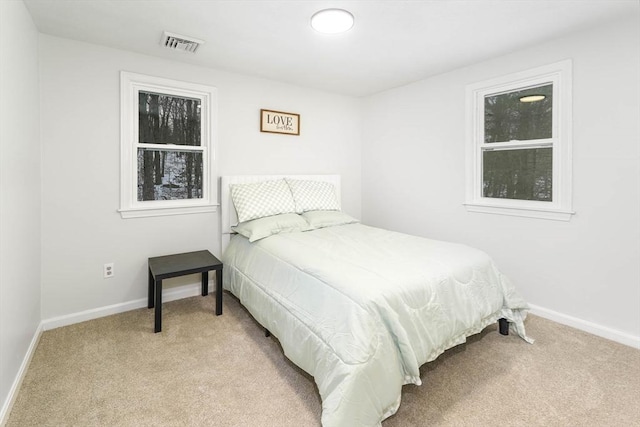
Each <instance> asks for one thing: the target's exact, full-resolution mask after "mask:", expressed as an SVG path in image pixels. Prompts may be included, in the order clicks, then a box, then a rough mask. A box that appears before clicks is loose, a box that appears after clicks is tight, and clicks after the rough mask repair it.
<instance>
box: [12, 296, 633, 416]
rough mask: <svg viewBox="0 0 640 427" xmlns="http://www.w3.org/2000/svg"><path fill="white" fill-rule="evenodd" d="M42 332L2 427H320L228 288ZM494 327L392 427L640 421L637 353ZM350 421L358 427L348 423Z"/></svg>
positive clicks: (304, 393)
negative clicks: (219, 309)
mask: <svg viewBox="0 0 640 427" xmlns="http://www.w3.org/2000/svg"><path fill="white" fill-rule="evenodd" d="M214 301H215V299H214V297H213V296H209V297H205V298H203V297H193V298H187V299H183V300H180V301H174V302H169V303H166V304H164V306H163V307H164V310H163V312H164V313H163V314H164V315H163V331H162V333H160V334H154V333H153V310H147V309H139V310H134V311H130V312H127V313H122V314H118V315H114V316H109V317H105V318H101V319H97V320H92V321H89V322H84V323H80V324H76V325H71V326H67V327H64V328H59V329H54V330H51V331H47V332H45V333H43V335H42V337H41V339H40V343H39V345H38V348H37V350H36V352H35V354H34V356H33V360H32V362H31V366H30V367H29V370H28V372H27V374H26V376H25V379H24V382H23V384H22V388H21V390H20V392H19V394H18V396H17V399H16V402H15V404H14V406H13V410H12V412H11V414H10V416H9V419H8V422H7V426H10V427H14V426H82V427H86V426H216V427H225V426H243V427H244V426H252V427H253V426H260V427H269V426H291V427H294V426H295V427H301V426H319V425H320V411H321V402H320V397H319V395H318V392H317V389H316V387H315V384H314V382H313V379H312V378H311V377H310V376H308V375H307V374H306V373H304V372H303V371H301V370H300V369H298V368H297V367H296V366H294V365H293V364H292V363H291V362H289V361H288V360H287V359H286V358H285V357H284V355H283V353H282V349H281V348H280V346H279V344H278V341H277V340H276V339H275V338H273V337H270V338H265V337H264V334H263V329H262V328H261V327H260V325H258V324H257V323H256V322H255V321H254V320H253V319H252V318H251V316H250V315H249V314H248V312H247V311H246V310H245V309H244V308H243V307H242V306H241V305H240V304H239V302H238V301H237V300H236V299H235V298H234V297H232V296H231V295H229V294H226V293H225V302H224V314H223V315H222V316H215V315H214V314H213V312H214ZM526 326H527V332H528V334H529V335H530V336H531V337H533V338H535V339H536V342H535V344H533V345H530V344H527V343H525V342H524V341H523V340H522V339H520V338H518V337H517V336H515V335H510V336H508V337H503V336H501V335H499V334H498V332H497V331H496V327H495V325H493V326H490V327H489V328H487V329H485V330H484V331H483V332H482V333H480V334H478V335H476V336H473V337H471V338H470V339H469V340H468V342H467V343H466V344H463V345H460V346H457V347H455V348H453V349H450V350H449V351H447V352H446V353H445V354H443V355H441V356H440V357H439V358H438V359H437V360H436V361H434V362H432V363H428V364H426V365H425V366H423V367H422V369H421V374H422V381H423V385H422V386H420V387H417V386H405V387H404V388H403V391H402V404H401V405H400V409H399V411H398V413H397V414H396V415H394V416H392V417H391V418H389V419H387V420H386V421H384V422H383V424H382V425H383V427H400V426H474V427H475V426H498V425H502V426H633V425H636V426H640V351H639V350H636V349H633V348H630V347H626V346H624V345H621V344H617V343H614V342H611V341H608V340H604V339H601V338H598V337H595V336H593V335H589V334H587V333H584V332H581V331H578V330H575V329H572V328H568V327H565V326H562V325H559V324H556V323H553V322H550V321H548V320H545V319H542V318H539V317H535V316H530V317H529V318H528V319H527V322H526ZM345 427H356V426H345Z"/></svg>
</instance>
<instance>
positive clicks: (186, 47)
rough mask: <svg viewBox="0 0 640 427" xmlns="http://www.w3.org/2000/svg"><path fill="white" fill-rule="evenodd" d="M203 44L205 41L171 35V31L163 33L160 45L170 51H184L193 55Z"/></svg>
mask: <svg viewBox="0 0 640 427" xmlns="http://www.w3.org/2000/svg"><path fill="white" fill-rule="evenodd" d="M202 43H204V40H198V39H194V38H193V37H188V36H181V35H180V34H174V33H170V32H169V31H165V32H164V33H162V40H161V41H160V44H162V46H164V47H166V48H168V49H174V50H183V51H185V52H192V53H195V51H196V50H198V47H199V46H200V45H201V44H202Z"/></svg>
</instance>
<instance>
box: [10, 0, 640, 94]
mask: <svg viewBox="0 0 640 427" xmlns="http://www.w3.org/2000/svg"><path fill="white" fill-rule="evenodd" d="M3 1H4V0H3ZM25 3H26V5H27V7H28V9H29V11H30V12H31V15H32V16H33V20H34V22H35V23H36V25H37V27H38V29H39V30H40V31H41V32H43V33H46V34H51V35H55V36H60V37H65V38H70V39H76V40H82V41H86V42H90V43H96V44H101V45H105V46H111V47H114V48H119V49H126V50H131V51H134V52H140V53H144V54H148V55H154V56H160V57H164V58H170V59H173V60H177V61H184V62H188V63H192V64H198V65H202V66H207V67H212V68H216V69H220V70H227V71H232V72H237V73H242V74H247V75H253V76H258V77H264V78H268V79H272V80H278V81H283V82H287V83H291V84H295V85H300V86H306V87H312V88H317V89H321V90H326V91H330V92H336V93H342V94H346V95H354V96H363V95H369V94H372V93H376V92H379V91H382V90H385V89H390V88H393V87H398V86H401V85H404V84H407V83H410V82H413V81H416V80H420V79H423V78H426V77H428V76H432V75H435V74H439V73H442V72H445V71H448V70H452V69H455V68H458V67H462V66H465V65H468V64H472V63H474V62H478V61H481V60H484V59H487V58H490V57H494V56H498V55H502V54H506V53H508V52H512V51H514V50H518V49H521V48H523V47H526V46H530V45H534V44H537V43H540V42H543V41H545V40H549V39H553V38H556V37H559V36H562V35H564V34H567V33H570V32H573V31H578V30H581V29H587V28H589V27H590V26H593V25H595V24H597V23H598V22H603V21H607V20H611V19H614V18H615V17H617V16H620V15H624V14H636V15H637V14H638V7H639V1H638V0H466V1H461V0H430V1H426V0H425V1H418V0H414V1H402V0H385V1H365V0H354V1H346V0H345V1H340V0H334V1H313V0H308V1H307V0H280V1H268V0H252V1H249V0H235V1H232V0H226V1H214V0H128V1H127V0H25ZM329 7H339V8H343V9H347V10H349V11H350V12H351V13H352V14H353V15H354V16H355V25H354V27H353V28H352V29H351V30H350V31H349V32H347V33H345V34H341V35H322V34H319V33H317V32H315V31H314V30H313V29H311V27H310V25H309V20H310V18H311V15H313V13H315V12H316V11H318V10H321V9H324V8H329ZM164 30H167V31H171V32H174V33H178V34H183V35H187V36H192V37H195V38H198V39H202V40H205V42H206V43H205V44H204V45H202V46H201V47H200V48H199V50H198V52H197V53H195V54H194V53H187V52H179V51H171V50H168V49H166V48H163V47H161V46H160V38H161V36H162V32H163V31H164Z"/></svg>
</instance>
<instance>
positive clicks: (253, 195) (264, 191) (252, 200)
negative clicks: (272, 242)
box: [230, 179, 296, 222]
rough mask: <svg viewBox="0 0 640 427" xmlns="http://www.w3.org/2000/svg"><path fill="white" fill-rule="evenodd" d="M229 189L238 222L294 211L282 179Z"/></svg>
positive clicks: (291, 199) (233, 186)
mask: <svg viewBox="0 0 640 427" xmlns="http://www.w3.org/2000/svg"><path fill="white" fill-rule="evenodd" d="M230 187H231V199H232V200H233V205H234V206H235V208H236V212H237V213H238V222H245V221H249V220H252V219H256V218H263V217H265V216H271V215H278V214H283V213H293V212H295V211H296V206H295V203H294V201H293V197H292V195H291V190H290V189H289V186H288V185H287V183H286V182H285V180H284V179H279V180H275V181H263V182H256V183H251V184H231V186H230Z"/></svg>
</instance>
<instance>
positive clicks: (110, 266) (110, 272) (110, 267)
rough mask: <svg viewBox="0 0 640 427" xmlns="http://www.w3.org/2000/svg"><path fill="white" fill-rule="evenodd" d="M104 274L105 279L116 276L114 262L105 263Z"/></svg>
mask: <svg viewBox="0 0 640 427" xmlns="http://www.w3.org/2000/svg"><path fill="white" fill-rule="evenodd" d="M103 274H104V278H105V279H108V278H110V277H113V276H115V274H116V271H115V269H114V263H112V262H110V263H107V264H105V265H104V269H103Z"/></svg>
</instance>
